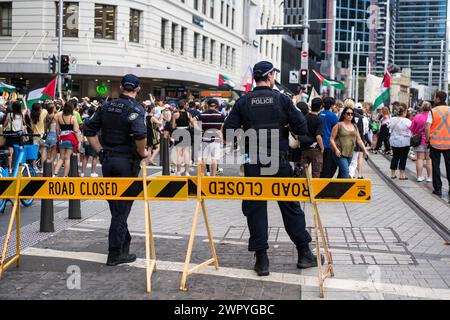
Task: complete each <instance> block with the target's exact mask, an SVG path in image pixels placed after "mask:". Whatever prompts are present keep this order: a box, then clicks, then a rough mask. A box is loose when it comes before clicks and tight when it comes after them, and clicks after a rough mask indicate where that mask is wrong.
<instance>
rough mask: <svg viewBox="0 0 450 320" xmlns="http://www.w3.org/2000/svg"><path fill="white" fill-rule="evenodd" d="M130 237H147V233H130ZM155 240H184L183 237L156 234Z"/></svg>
mask: <svg viewBox="0 0 450 320" xmlns="http://www.w3.org/2000/svg"><path fill="white" fill-rule="evenodd" d="M130 235H132V236H133V237H142V238H144V237H145V233H141V232H130ZM153 238H159V239H171V240H181V239H183V237H179V236H167V235H163V234H154V235H153Z"/></svg>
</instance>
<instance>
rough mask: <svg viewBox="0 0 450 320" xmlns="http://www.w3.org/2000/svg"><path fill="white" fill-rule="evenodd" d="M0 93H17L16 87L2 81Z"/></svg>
mask: <svg viewBox="0 0 450 320" xmlns="http://www.w3.org/2000/svg"><path fill="white" fill-rule="evenodd" d="M0 92H10V93H12V92H16V87H14V86H12V85H9V84H6V83H4V82H1V81H0Z"/></svg>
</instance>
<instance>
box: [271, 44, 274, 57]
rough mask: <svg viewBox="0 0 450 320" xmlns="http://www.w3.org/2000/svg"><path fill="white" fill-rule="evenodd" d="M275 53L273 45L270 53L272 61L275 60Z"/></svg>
mask: <svg viewBox="0 0 450 320" xmlns="http://www.w3.org/2000/svg"><path fill="white" fill-rule="evenodd" d="M273 53H274V45H273V43H272V49H271V52H270V57H271V59H272V60H273Z"/></svg>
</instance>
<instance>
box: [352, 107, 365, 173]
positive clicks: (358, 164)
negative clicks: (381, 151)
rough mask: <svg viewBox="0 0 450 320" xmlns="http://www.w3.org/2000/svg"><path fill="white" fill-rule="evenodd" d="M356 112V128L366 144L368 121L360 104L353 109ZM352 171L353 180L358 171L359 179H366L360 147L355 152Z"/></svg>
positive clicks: (356, 147) (357, 146)
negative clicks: (365, 136)
mask: <svg viewBox="0 0 450 320" xmlns="http://www.w3.org/2000/svg"><path fill="white" fill-rule="evenodd" d="M353 111H354V112H355V122H356V126H357V127H358V131H359V135H360V137H361V140H362V141H363V142H365V139H364V135H365V134H366V131H365V130H366V128H367V127H368V125H367V126H366V124H367V123H366V121H367V119H366V118H365V117H364V114H363V110H362V106H361V105H360V104H358V105H357V106H356V108H355V109H353ZM349 171H350V177H351V178H352V179H353V178H355V177H356V171H358V176H357V178H358V179H364V177H363V175H362V172H363V153H362V152H361V148H360V147H359V145H356V146H355V152H354V153H353V157H352V162H351V163H350V167H349Z"/></svg>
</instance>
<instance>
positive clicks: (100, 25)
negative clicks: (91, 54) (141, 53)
mask: <svg viewBox="0 0 450 320" xmlns="http://www.w3.org/2000/svg"><path fill="white" fill-rule="evenodd" d="M115 30H116V7H115V6H109V5H104V4H97V3H96V4H95V38H97V39H109V40H114V39H115V38H116V32H115Z"/></svg>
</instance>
